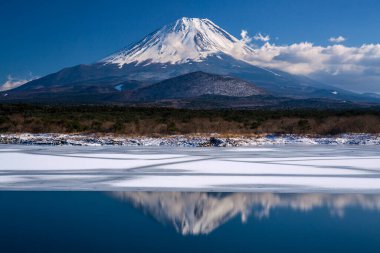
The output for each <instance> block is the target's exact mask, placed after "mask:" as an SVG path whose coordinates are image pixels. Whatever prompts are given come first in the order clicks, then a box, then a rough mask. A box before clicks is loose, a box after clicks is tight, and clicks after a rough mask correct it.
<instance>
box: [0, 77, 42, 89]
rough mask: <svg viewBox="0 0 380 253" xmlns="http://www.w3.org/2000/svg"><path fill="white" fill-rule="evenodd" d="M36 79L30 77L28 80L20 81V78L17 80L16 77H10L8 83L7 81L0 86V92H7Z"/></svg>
mask: <svg viewBox="0 0 380 253" xmlns="http://www.w3.org/2000/svg"><path fill="white" fill-rule="evenodd" d="M34 79H36V77H30V78H28V79H20V78H15V77H12V76H11V75H8V76H7V81H5V83H3V84H1V85H0V91H6V90H11V89H14V88H17V87H19V86H21V85H23V84H25V83H27V82H29V81H32V80H34Z"/></svg>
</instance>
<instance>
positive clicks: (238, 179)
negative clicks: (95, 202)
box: [0, 145, 380, 193]
mask: <svg viewBox="0 0 380 253" xmlns="http://www.w3.org/2000/svg"><path fill="white" fill-rule="evenodd" d="M0 161H1V164H0V189H1V190H96V191H217V192H245V191H246V192H284V193H305V192H329V193H380V146H377V145H373V146H345V145H339V146H334V145H286V146H285V145H274V146H262V147H254V148H242V147H239V148H178V147H175V148H174V147H172V148H170V147H73V146H24V145H0Z"/></svg>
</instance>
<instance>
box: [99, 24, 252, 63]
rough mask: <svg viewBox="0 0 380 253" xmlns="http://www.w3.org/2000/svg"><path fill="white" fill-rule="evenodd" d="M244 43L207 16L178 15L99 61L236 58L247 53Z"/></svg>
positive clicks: (249, 50)
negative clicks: (167, 23)
mask: <svg viewBox="0 0 380 253" xmlns="http://www.w3.org/2000/svg"><path fill="white" fill-rule="evenodd" d="M252 52H253V49H252V48H250V47H248V46H247V45H245V44H244V43H243V42H242V41H240V40H238V39H237V38H235V37H234V36H232V35H231V34H229V33H228V32H226V31H225V30H223V29H222V28H220V27H219V26H217V25H216V24H214V23H213V22H212V21H210V20H209V19H200V18H181V19H178V20H177V21H176V22H174V23H172V24H169V25H165V26H164V27H162V28H161V29H159V30H157V31H156V32H153V33H151V34H149V35H148V36H146V37H145V38H144V39H143V40H141V41H140V42H138V43H136V44H134V45H132V46H130V47H127V48H125V49H123V50H121V51H119V52H117V53H115V54H113V55H111V56H109V57H107V58H105V59H103V60H102V62H106V63H113V64H118V65H119V66H120V67H122V66H123V65H125V64H128V63H132V62H137V63H142V62H146V63H171V64H178V63H186V62H189V61H195V62H200V61H202V60H204V59H205V58H207V57H208V56H210V55H217V54H226V55H229V56H232V57H234V58H236V59H242V58H243V57H244V55H248V54H251V53H252Z"/></svg>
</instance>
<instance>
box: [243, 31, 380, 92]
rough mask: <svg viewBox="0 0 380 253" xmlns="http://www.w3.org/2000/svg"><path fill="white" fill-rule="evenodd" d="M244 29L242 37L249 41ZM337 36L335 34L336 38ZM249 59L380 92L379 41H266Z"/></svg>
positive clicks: (247, 58)
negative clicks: (350, 44) (355, 43)
mask: <svg viewBox="0 0 380 253" xmlns="http://www.w3.org/2000/svg"><path fill="white" fill-rule="evenodd" d="M247 37H248V34H247V33H245V36H244V38H242V40H244V41H246V38H247ZM335 39H336V38H335ZM250 46H251V47H253V48H254V49H255V52H254V53H253V54H250V55H247V56H246V61H248V62H250V63H252V64H254V65H258V66H261V67H268V68H274V69H280V70H283V71H287V72H289V73H292V74H300V75H306V76H309V77H311V78H314V79H316V80H319V81H322V82H326V83H329V84H333V85H336V86H338V87H341V88H345V89H350V90H354V91H363V90H368V91H372V92H380V85H379V84H380V44H363V45H361V46H359V47H348V46H345V45H342V44H336V45H329V46H318V45H314V44H313V43H310V42H300V43H294V44H291V45H276V44H274V43H269V42H266V43H265V44H264V45H262V46H258V45H255V44H252V43H251V44H250Z"/></svg>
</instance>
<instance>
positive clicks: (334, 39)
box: [329, 36, 346, 43]
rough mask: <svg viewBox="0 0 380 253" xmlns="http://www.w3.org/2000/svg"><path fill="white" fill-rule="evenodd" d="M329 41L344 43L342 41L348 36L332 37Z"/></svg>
mask: <svg viewBox="0 0 380 253" xmlns="http://www.w3.org/2000/svg"><path fill="white" fill-rule="evenodd" d="M329 41H330V42H332V43H342V42H344V41H346V38H345V37H343V36H338V37H331V38H330V39H329Z"/></svg>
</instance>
